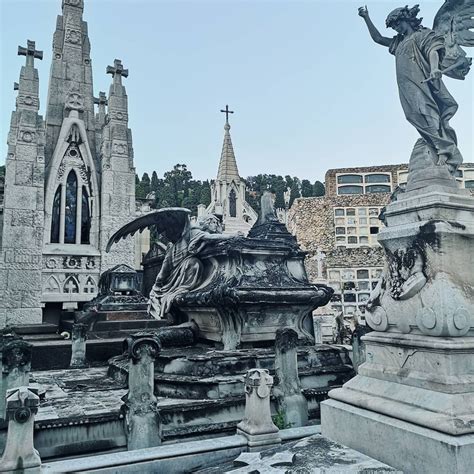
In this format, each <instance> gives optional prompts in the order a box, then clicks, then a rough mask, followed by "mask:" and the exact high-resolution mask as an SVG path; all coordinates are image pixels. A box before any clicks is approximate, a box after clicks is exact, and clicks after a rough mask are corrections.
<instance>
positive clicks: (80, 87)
mask: <svg viewBox="0 0 474 474" xmlns="http://www.w3.org/2000/svg"><path fill="white" fill-rule="evenodd" d="M83 10H84V1H83V0H63V1H62V15H59V16H58V17H57V21H56V30H55V32H54V36H53V60H52V63H51V72H50V79H49V91H48V104H47V109H46V134H47V135H46V137H47V138H46V166H47V167H48V166H49V164H50V161H51V159H52V156H53V153H54V150H55V148H56V144H57V141H58V138H59V132H60V129H61V126H62V123H63V119H64V118H66V117H68V116H69V114H70V111H71V110H77V111H78V113H79V117H80V118H81V120H83V121H84V125H85V128H86V131H87V136H88V141H89V146H90V148H91V150H94V149H95V123H94V122H95V116H94V95H93V87H92V66H91V58H90V42H89V37H88V33H87V23H86V22H85V21H83V19H82V14H83ZM71 103H72V104H73V105H74V107H73V108H71V107H69V105H70V104H71ZM68 104H69V105H68Z"/></svg>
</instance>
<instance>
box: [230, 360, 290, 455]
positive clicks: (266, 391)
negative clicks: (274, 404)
mask: <svg viewBox="0 0 474 474" xmlns="http://www.w3.org/2000/svg"><path fill="white" fill-rule="evenodd" d="M272 385H273V377H271V376H270V375H269V373H268V370H264V369H251V370H249V371H248V372H247V375H246V377H245V416H244V419H243V420H242V421H241V422H240V423H239V424H238V425H237V434H241V435H243V436H245V437H246V438H247V440H248V446H249V451H251V452H253V451H261V450H262V449H266V448H268V447H271V446H274V445H277V444H279V443H281V438H280V435H279V432H278V431H279V430H278V428H277V427H276V426H275V425H274V423H273V421H272V417H271V413H270V392H271V388H272Z"/></svg>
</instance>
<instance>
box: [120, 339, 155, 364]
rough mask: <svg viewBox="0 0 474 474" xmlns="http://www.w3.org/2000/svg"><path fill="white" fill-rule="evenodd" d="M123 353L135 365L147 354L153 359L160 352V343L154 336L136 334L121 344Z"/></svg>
mask: <svg viewBox="0 0 474 474" xmlns="http://www.w3.org/2000/svg"><path fill="white" fill-rule="evenodd" d="M123 349H124V353H125V354H126V355H127V356H128V357H129V358H130V359H131V360H132V361H133V363H137V362H138V361H139V360H140V359H141V358H142V356H143V354H144V353H147V354H148V355H149V356H150V357H151V358H153V359H154V358H155V357H157V356H158V354H159V353H160V352H161V342H160V339H159V338H158V336H157V335H156V334H153V333H146V332H142V333H136V334H132V335H130V336H128V337H127V338H126V339H125V340H124V342H123Z"/></svg>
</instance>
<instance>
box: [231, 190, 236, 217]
mask: <svg viewBox="0 0 474 474" xmlns="http://www.w3.org/2000/svg"><path fill="white" fill-rule="evenodd" d="M229 215H230V217H237V196H236V194H235V191H234V190H233V189H232V190H231V191H230V193H229Z"/></svg>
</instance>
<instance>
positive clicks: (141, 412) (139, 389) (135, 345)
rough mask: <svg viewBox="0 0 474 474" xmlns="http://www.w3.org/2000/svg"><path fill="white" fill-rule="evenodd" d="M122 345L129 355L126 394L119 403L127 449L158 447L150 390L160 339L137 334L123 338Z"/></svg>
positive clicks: (155, 410) (157, 417) (157, 426)
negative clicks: (122, 414) (121, 409)
mask: <svg viewBox="0 0 474 474" xmlns="http://www.w3.org/2000/svg"><path fill="white" fill-rule="evenodd" d="M124 346H125V349H126V353H127V355H128V357H129V365H128V367H129V370H128V394H127V395H126V396H125V397H124V401H125V404H124V405H123V410H124V412H125V423H126V432H127V447H128V450H129V451H131V450H134V449H142V448H150V447H153V446H158V445H160V444H161V419H160V415H159V412H158V406H157V400H156V397H155V395H154V393H153V389H154V375H155V370H154V369H155V363H154V361H155V358H156V356H157V355H158V354H159V353H160V350H161V344H160V341H159V339H158V338H157V337H156V336H155V335H154V334H151V333H138V334H133V335H132V336H129V337H127V339H125V341H124Z"/></svg>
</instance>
